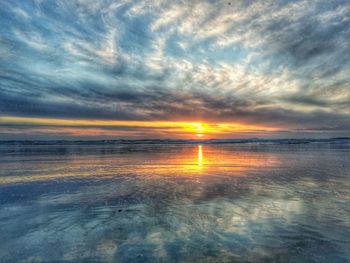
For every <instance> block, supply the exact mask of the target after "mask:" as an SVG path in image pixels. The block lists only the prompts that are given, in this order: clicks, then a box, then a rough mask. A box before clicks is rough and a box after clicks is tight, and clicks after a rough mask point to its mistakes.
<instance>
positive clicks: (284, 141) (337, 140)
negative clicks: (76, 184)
mask: <svg viewBox="0 0 350 263" xmlns="http://www.w3.org/2000/svg"><path fill="white" fill-rule="evenodd" d="M341 142H346V143H350V137H335V138H328V139H312V138H311V139H310V138H305V139H257V138H252V139H208V140H174V139H117V140H0V144H2V145H118V144H229V143H230V144H244V143H278V144H308V143H341Z"/></svg>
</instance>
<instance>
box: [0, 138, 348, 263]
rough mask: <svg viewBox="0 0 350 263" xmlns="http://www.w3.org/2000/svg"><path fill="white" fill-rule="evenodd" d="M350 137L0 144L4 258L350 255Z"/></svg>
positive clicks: (308, 258)
mask: <svg viewBox="0 0 350 263" xmlns="http://www.w3.org/2000/svg"><path fill="white" fill-rule="evenodd" d="M349 156H350V140H348V139H347V140H345V139H339V140H337V139H335V140H323V141H322V140H321V141H317V140H316V141H307V140H306V141H305V140H304V141H303V140H294V141H288V140H286V141H274V140H271V141H254V140H252V141H242V142H241V141H221V142H211V141H204V142H200V141H198V142H197V141H195V142H186V141H180V142H171V141H170V142H162V141H155V142H154V141H138V142H137V141H136V142H127V143H126V142H115V143H111V142H90V143H89V142H62V141H60V142H52V143H50V142H49V143H48V142H2V143H0V233H1V234H0V240H1V242H0V262H46V261H59V262H63V261H64V262H96V261H98V262H301V261H302V260H304V262H349V261H350V250H349V247H350V158H349Z"/></svg>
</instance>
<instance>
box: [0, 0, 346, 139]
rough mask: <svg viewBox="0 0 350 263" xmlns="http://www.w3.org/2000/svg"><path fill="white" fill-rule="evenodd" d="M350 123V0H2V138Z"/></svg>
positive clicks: (277, 131) (219, 133)
mask: <svg viewBox="0 0 350 263" xmlns="http://www.w3.org/2000/svg"><path fill="white" fill-rule="evenodd" d="M349 135H350V2H349V1H348V0H332V1H330V0H314V1H305V0H300V1H299V0H295V1H293V0H274V1H273V0H265V1H252V0H222V1H213V0H211V1H205V0H193V1H176V0H172V1H168V0H150V1H129V0H120V1H117V0H100V1H97V0H55V1H53V0H52V1H51V0H25V1H24V0H2V1H1V4H0V139H30V138H42V139H50V138H55V139H56V138H84V139H85V138H192V137H193V136H194V137H196V136H202V137H203V138H240V137H244V138H246V137H332V136H349Z"/></svg>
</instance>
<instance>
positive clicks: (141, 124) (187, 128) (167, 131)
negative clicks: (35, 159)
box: [0, 116, 279, 139]
mask: <svg viewBox="0 0 350 263" xmlns="http://www.w3.org/2000/svg"><path fill="white" fill-rule="evenodd" d="M0 123H7V124H25V125H28V127H29V128H33V127H34V129H37V130H40V131H42V132H47V133H48V134H50V133H56V134H57V133H58V134H59V133H60V132H61V133H66V134H70V135H71V136H73V137H79V136H115V137H118V136H123V137H128V136H130V138H136V137H139V138H141V137H142V136H144V137H145V138H150V137H153V138H157V137H159V138H173V137H174V138H183V139H194V138H196V137H198V138H203V137H205V138H207V139H209V138H214V137H219V138H220V137H222V136H225V135H226V136H227V135H234V134H235V133H249V132H257V131H258V132H261V131H263V132H273V131H278V130H279V129H278V128H275V127H268V126H262V125H253V124H245V123H212V122H185V121H183V122H182V121H125V120H84V119H58V118H34V117H16V116H0ZM43 126H45V127H43ZM108 128H112V129H108ZM125 128H127V129H125ZM23 132H24V133H25V129H24V130H23Z"/></svg>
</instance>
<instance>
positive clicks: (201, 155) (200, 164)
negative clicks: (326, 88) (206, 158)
mask: <svg viewBox="0 0 350 263" xmlns="http://www.w3.org/2000/svg"><path fill="white" fill-rule="evenodd" d="M202 166H203V150H202V145H198V167H202Z"/></svg>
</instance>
